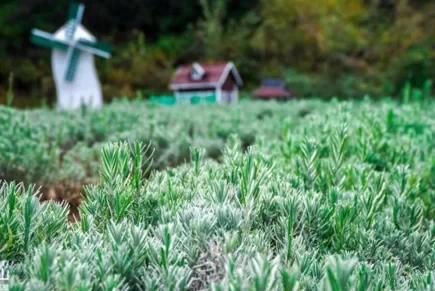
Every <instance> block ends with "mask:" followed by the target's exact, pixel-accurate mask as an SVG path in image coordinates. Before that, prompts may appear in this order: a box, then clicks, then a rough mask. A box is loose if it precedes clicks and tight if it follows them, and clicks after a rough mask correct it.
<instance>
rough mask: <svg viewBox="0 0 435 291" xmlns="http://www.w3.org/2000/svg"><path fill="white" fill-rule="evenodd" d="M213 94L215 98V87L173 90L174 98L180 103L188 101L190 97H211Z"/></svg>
mask: <svg viewBox="0 0 435 291" xmlns="http://www.w3.org/2000/svg"><path fill="white" fill-rule="evenodd" d="M212 96H214V98H215V99H217V97H218V96H216V91H215V89H213V88H212V89H210V88H209V89H202V90H198V89H195V90H177V91H175V98H176V100H177V102H181V103H190V102H191V99H192V97H204V98H206V97H207V98H208V97H212Z"/></svg>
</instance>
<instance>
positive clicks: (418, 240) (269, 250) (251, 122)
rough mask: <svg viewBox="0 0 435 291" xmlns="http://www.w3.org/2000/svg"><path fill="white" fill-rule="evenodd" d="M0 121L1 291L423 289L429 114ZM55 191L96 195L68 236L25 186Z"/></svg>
mask: <svg viewBox="0 0 435 291" xmlns="http://www.w3.org/2000/svg"><path fill="white" fill-rule="evenodd" d="M0 118H1V122H0V127H1V128H0V129H1V131H2V133H3V134H2V136H1V140H0V152H1V155H0V158H1V159H0V172H1V175H2V176H3V178H5V177H6V176H5V175H10V176H7V177H6V178H7V180H8V181H6V182H4V183H3V185H2V186H1V190H0V260H7V261H8V262H10V264H11V265H10V270H11V274H13V276H12V279H11V281H10V286H11V288H12V289H11V290H127V289H129V290H203V289H213V290H432V289H434V288H435V273H434V270H435V223H434V218H435V159H434V157H435V134H434V133H435V106H434V104H433V101H428V100H426V101H425V103H422V102H419V103H417V102H411V103H409V102H408V103H403V104H399V103H397V102H393V101H388V100H383V101H381V102H374V101H371V100H363V101H360V102H356V101H355V102H344V101H341V102H338V101H332V102H328V103H327V102H321V101H313V100H312V101H292V102H288V103H284V104H276V103H261V102H260V103H254V102H247V103H243V102H242V103H240V104H237V105H234V106H224V105H216V106H213V105H204V106H198V107H183V106H180V107H178V106H175V107H171V108H165V107H154V106H152V105H149V104H147V103H145V102H142V101H138V102H136V103H132V102H127V101H118V102H115V103H114V104H111V105H109V106H107V107H105V108H103V110H102V111H98V112H91V111H82V112H75V113H70V114H65V113H62V114H61V113H55V112H52V111H49V110H43V109H40V110H33V111H16V110H14V109H9V108H0ZM4 124H6V125H4ZM150 141H151V142H150ZM153 150H154V151H153ZM152 160H153V161H152ZM167 166H171V167H169V168H168V167H167ZM57 179H70V180H71V179H77V180H82V181H87V180H88V179H89V181H91V180H92V181H93V182H94V183H93V184H89V185H88V186H85V187H84V198H83V202H82V204H81V206H80V208H79V213H80V221H78V222H76V223H68V220H67V216H68V206H67V205H66V204H59V203H58V204H56V203H54V202H53V201H49V202H44V203H40V202H39V201H38V199H39V198H38V195H37V193H38V191H37V186H36V187H33V186H31V185H29V183H33V182H38V183H49V182H50V183H51V182H55V181H56V180H57ZM12 180H16V182H13V181H12ZM20 181H25V183H24V184H21V183H19V182H20Z"/></svg>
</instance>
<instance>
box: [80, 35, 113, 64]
mask: <svg viewBox="0 0 435 291" xmlns="http://www.w3.org/2000/svg"><path fill="white" fill-rule="evenodd" d="M76 47H77V48H80V49H81V50H83V51H86V52H88V53H91V54H94V55H97V56H100V57H102V58H106V59H108V58H110V57H111V53H112V48H111V47H110V45H108V44H106V43H103V42H93V41H89V40H86V39H79V40H78V41H77V44H76Z"/></svg>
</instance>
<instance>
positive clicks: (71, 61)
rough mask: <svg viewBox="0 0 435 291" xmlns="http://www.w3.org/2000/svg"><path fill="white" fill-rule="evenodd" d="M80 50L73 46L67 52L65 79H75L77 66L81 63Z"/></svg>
mask: <svg viewBox="0 0 435 291" xmlns="http://www.w3.org/2000/svg"><path fill="white" fill-rule="evenodd" d="M79 58H80V50H79V49H77V48H76V47H72V49H71V50H70V51H68V54H67V64H66V70H65V81H67V82H72V81H73V80H74V77H75V74H76V71H77V66H78V65H79Z"/></svg>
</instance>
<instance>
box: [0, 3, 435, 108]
mask: <svg viewBox="0 0 435 291" xmlns="http://www.w3.org/2000/svg"><path fill="white" fill-rule="evenodd" d="M82 2H83V3H84V4H85V5H86V10H85V15H84V19H83V24H84V25H85V26H86V27H87V28H88V29H89V30H90V31H91V32H92V33H93V34H95V35H96V36H97V38H98V39H99V40H101V41H106V42H109V43H110V44H112V46H113V47H114V53H113V57H112V59H110V60H100V59H97V60H96V62H97V66H98V68H99V74H100V78H101V81H102V82H103V84H104V93H105V96H106V97H107V98H106V99H107V100H110V98H112V96H131V97H137V96H138V95H140V96H144V97H146V96H147V95H148V94H149V93H163V92H167V90H168V83H169V80H170V78H171V75H172V73H173V71H174V69H175V68H176V66H177V65H179V64H182V63H188V62H192V61H194V60H202V61H214V60H232V61H233V62H234V63H235V64H236V65H237V66H238V69H239V71H240V73H241V74H242V76H243V78H244V80H245V83H246V86H245V88H244V90H246V92H249V91H250V90H252V89H254V88H255V87H256V86H258V82H259V80H260V78H261V77H264V76H271V77H275V76H276V77H284V78H285V79H286V80H287V82H288V84H289V87H290V88H291V89H292V90H293V91H295V92H296V93H297V94H298V95H299V96H304V97H305V96H316V97H331V96H346V97H355V98H357V97H362V96H363V95H365V94H369V95H371V96H397V95H399V94H400V90H401V89H402V88H403V87H404V86H405V84H406V83H407V82H410V84H411V85H412V86H413V87H419V88H422V87H423V86H424V82H425V81H426V80H428V79H433V77H434V74H435V53H434V40H435V3H434V1H430V0H413V1H411V0H310V1H306V0H184V1H179V0H131V1H107V0H102V1H89V0H83V1H82ZM68 5H69V1H67V0H59V1H55V2H50V1H47V0H19V1H15V0H3V1H2V2H1V4H0V62H1V66H0V81H1V82H0V99H1V100H0V101H1V102H2V104H4V103H5V102H6V101H5V100H6V95H7V92H8V84H9V83H10V82H9V77H10V75H11V73H13V75H14V82H13V86H14V88H13V89H14V96H15V98H16V99H18V100H21V101H15V102H14V104H15V105H17V106H19V105H20V104H19V103H20V102H22V103H23V104H24V105H29V104H38V105H39V104H40V103H41V102H52V101H54V98H55V97H54V95H55V92H54V83H53V80H52V78H51V71H50V51H49V50H48V49H45V48H41V47H37V46H34V45H33V44H31V43H30V42H29V35H30V31H31V29H32V28H34V27H35V28H40V29H43V30H46V31H50V32H54V31H55V30H56V29H57V28H59V27H60V25H62V24H63V23H64V22H65V18H66V15H67V10H68ZM17 102H18V103H17Z"/></svg>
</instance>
